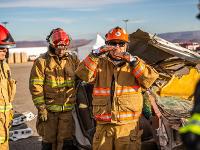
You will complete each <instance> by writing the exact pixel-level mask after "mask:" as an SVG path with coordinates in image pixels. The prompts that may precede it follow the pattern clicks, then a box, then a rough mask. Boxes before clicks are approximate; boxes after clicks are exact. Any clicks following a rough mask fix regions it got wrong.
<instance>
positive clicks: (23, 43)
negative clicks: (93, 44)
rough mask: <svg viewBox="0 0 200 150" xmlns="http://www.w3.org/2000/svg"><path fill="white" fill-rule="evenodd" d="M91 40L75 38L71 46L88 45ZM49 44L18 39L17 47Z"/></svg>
mask: <svg viewBox="0 0 200 150" xmlns="http://www.w3.org/2000/svg"><path fill="white" fill-rule="evenodd" d="M90 41H91V40H86V39H78V40H73V41H72V44H71V46H70V48H77V47H80V46H83V45H86V44H88V43H89V42H90ZM45 46H48V43H47V42H46V41H17V42H16V47H17V48H25V47H45Z"/></svg>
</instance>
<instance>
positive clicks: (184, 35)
mask: <svg viewBox="0 0 200 150" xmlns="http://www.w3.org/2000/svg"><path fill="white" fill-rule="evenodd" d="M158 36H159V37H161V38H163V39H165V40H167V41H170V42H198V43H200V31H185V32H172V33H162V34H158Z"/></svg>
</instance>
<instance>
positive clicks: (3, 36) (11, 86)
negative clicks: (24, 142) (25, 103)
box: [0, 25, 16, 150]
mask: <svg viewBox="0 0 200 150" xmlns="http://www.w3.org/2000/svg"><path fill="white" fill-rule="evenodd" d="M14 46H15V41H14V40H13V38H12V36H11V35H10V33H9V31H8V30H7V29H6V28H5V27H3V26H2V25H0V90H1V92H0V149H1V150H8V149H9V145H8V139H9V124H10V123H11V119H12V117H11V116H12V104H11V103H12V101H13V98H14V95H15V91H16V81H15V80H14V79H12V78H11V73H10V69H9V66H8V64H7V63H6V62H5V59H6V57H8V50H9V48H12V47H14Z"/></svg>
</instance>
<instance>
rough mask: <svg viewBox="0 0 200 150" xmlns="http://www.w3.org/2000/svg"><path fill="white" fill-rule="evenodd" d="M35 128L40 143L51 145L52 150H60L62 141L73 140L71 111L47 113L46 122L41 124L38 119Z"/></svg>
mask: <svg viewBox="0 0 200 150" xmlns="http://www.w3.org/2000/svg"><path fill="white" fill-rule="evenodd" d="M36 128H37V131H38V134H39V135H40V136H42V141H43V142H44V143H51V144H52V150H62V148H63V143H64V140H65V141H66V140H71V141H72V139H73V134H74V123H73V119H72V114H71V111H67V112H56V113H53V112H48V119H47V121H46V122H42V121H40V120H39V119H38V120H37V124H36Z"/></svg>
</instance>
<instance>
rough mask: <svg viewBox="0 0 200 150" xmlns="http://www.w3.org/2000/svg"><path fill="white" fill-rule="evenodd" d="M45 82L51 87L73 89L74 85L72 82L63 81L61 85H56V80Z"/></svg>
mask: <svg viewBox="0 0 200 150" xmlns="http://www.w3.org/2000/svg"><path fill="white" fill-rule="evenodd" d="M45 82H46V84H47V85H49V86H51V87H66V86H67V87H73V86H74V85H75V81H74V80H65V81H64V83H61V84H59V83H57V81H56V80H46V81H45Z"/></svg>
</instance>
